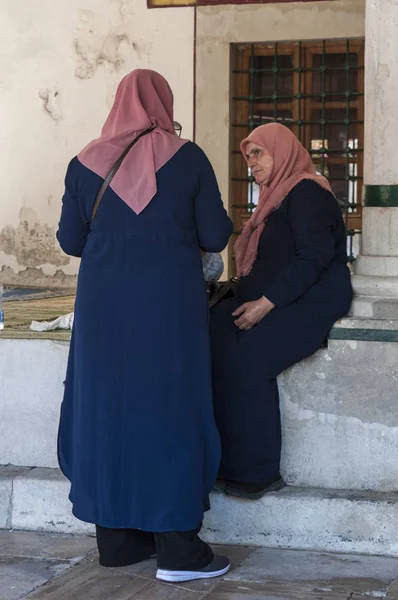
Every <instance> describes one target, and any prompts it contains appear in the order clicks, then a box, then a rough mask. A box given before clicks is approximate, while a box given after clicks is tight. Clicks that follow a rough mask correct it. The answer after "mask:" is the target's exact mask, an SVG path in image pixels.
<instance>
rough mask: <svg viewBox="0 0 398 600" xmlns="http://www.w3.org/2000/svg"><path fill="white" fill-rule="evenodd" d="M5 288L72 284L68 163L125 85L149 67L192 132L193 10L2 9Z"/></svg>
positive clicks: (97, 4) (110, 4)
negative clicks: (59, 229)
mask: <svg viewBox="0 0 398 600" xmlns="http://www.w3.org/2000/svg"><path fill="white" fill-rule="evenodd" d="M0 36H1V40H2V41H1V54H0V141H1V143H0V165H1V168H0V169H1V180H2V187H1V194H0V280H1V281H3V282H8V283H11V282H19V283H22V282H24V283H29V284H32V283H36V284H41V283H49V282H51V283H54V284H57V285H60V284H63V285H67V284H70V283H72V282H73V281H74V277H73V276H74V274H75V273H76V269H77V265H78V261H76V260H70V259H69V258H68V257H66V256H65V255H63V254H62V252H61V251H60V249H59V248H58V245H57V243H56V240H55V232H56V226H57V223H58V219H59V214H60V207H61V196H62V191H63V178H64V174H65V170H66V167H67V164H68V162H69V160H70V159H71V158H72V157H73V156H74V155H75V154H76V153H77V152H78V151H79V150H80V149H81V147H82V146H83V145H84V144H85V143H87V142H88V141H89V140H90V139H91V138H93V137H95V136H96V135H98V133H99V131H100V128H101V126H102V124H103V122H104V120H105V117H106V114H107V111H108V109H109V107H110V106H111V103H112V99H113V96H114V93H115V90H116V86H117V84H118V82H119V80H120V79H121V78H122V77H123V76H124V75H125V74H126V73H127V72H128V71H130V70H132V69H134V68H137V67H149V68H153V69H156V70H158V71H160V72H161V73H162V74H163V75H165V77H166V78H168V80H169V81H170V84H171V86H172V88H173V90H174V94H175V102H176V118H177V120H178V121H180V122H181V123H182V124H183V128H184V131H183V133H184V135H185V136H186V137H191V136H192V127H193V9H191V8H181V9H179V8H173V9H162V10H148V9H147V8H146V0H68V2H57V3H54V2H51V0H36V1H35V2H25V1H24V0H3V1H2V2H1V4H0Z"/></svg>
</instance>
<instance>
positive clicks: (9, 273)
mask: <svg viewBox="0 0 398 600" xmlns="http://www.w3.org/2000/svg"><path fill="white" fill-rule="evenodd" d="M76 282H77V275H65V273H64V272H63V271H61V270H60V269H59V270H57V271H56V272H55V273H54V275H48V274H47V273H43V271H42V270H41V269H33V268H27V269H24V270H23V271H20V272H19V273H16V272H15V271H14V270H13V269H12V268H11V267H6V266H5V265H3V267H2V268H1V269H0V283H4V284H7V285H18V286H22V287H25V286H26V287H29V286H31V285H35V286H40V287H59V288H74V287H76Z"/></svg>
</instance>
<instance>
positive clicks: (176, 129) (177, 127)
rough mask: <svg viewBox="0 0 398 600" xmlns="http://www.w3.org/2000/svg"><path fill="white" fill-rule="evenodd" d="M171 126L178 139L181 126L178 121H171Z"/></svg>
mask: <svg viewBox="0 0 398 600" xmlns="http://www.w3.org/2000/svg"><path fill="white" fill-rule="evenodd" d="M173 125H174V131H175V132H176V134H177V135H178V137H181V133H182V125H181V124H180V123H179V122H178V121H173Z"/></svg>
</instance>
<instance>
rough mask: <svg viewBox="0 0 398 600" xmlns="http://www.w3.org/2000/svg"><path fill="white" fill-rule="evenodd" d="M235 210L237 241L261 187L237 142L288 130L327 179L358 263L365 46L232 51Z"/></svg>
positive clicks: (242, 48) (355, 42) (265, 45)
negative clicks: (267, 128) (264, 129)
mask: <svg viewBox="0 0 398 600" xmlns="http://www.w3.org/2000/svg"><path fill="white" fill-rule="evenodd" d="M232 65H233V68H232V114H231V116H232V119H231V147H232V158H231V174H232V186H231V207H232V214H233V220H234V225H235V234H236V235H238V234H239V232H240V231H241V229H242V226H243V225H244V223H245V222H246V221H247V219H248V218H249V217H250V215H251V213H252V212H253V210H254V209H255V207H256V205H257V199H258V186H257V184H256V183H255V182H254V180H253V178H252V177H251V176H250V173H249V172H248V170H247V166H246V165H245V163H244V161H243V159H242V157H241V154H240V151H239V143H240V141H241V140H242V139H243V138H244V137H246V136H247V135H248V134H249V133H250V131H252V130H253V129H254V128H255V127H257V126H258V125H261V124H264V123H269V122H274V121H277V122H280V123H283V124H284V125H287V126H288V127H289V128H290V129H291V130H292V131H293V132H294V133H295V134H296V135H297V137H298V138H299V139H300V141H301V142H302V143H303V144H304V146H305V147H306V148H307V150H308V151H309V152H310V153H311V155H312V158H313V161H314V163H315V166H316V168H317V170H318V172H319V173H322V174H323V175H325V176H326V177H328V179H329V181H330V183H331V185H332V187H333V191H334V193H335V194H336V197H337V199H338V201H339V203H340V206H341V208H342V211H343V215H344V220H345V223H346V227H347V233H348V248H347V250H348V256H349V259H350V261H353V260H354V259H355V256H356V254H357V252H358V250H359V242H358V240H359V234H360V231H361V215H362V207H361V198H362V186H363V140H364V42H363V40H342V41H333V40H324V41H320V42H296V43H272V44H268V43H263V44H244V45H236V46H234V47H233V55H232Z"/></svg>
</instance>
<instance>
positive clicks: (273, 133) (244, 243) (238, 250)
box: [235, 123, 332, 276]
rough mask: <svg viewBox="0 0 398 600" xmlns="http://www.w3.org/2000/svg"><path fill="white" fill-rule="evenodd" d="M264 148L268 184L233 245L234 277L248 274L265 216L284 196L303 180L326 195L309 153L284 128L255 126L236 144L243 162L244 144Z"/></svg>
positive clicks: (324, 182)
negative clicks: (267, 156) (269, 166)
mask: <svg viewBox="0 0 398 600" xmlns="http://www.w3.org/2000/svg"><path fill="white" fill-rule="evenodd" d="M250 142H252V143H254V144H256V145H258V146H261V147H262V148H264V149H265V150H266V151H267V152H268V153H269V154H270V155H271V156H272V158H273V160H274V165H273V169H272V173H271V176H270V178H269V181H267V183H266V184H265V185H260V196H259V201H258V206H257V208H256V210H255V211H254V213H253V215H252V217H251V218H250V219H249V221H248V222H247V223H246V225H245V227H244V229H243V232H242V234H241V236H240V237H239V238H238V240H237V242H236V244H235V258H236V264H237V268H238V275H239V276H241V275H243V276H245V275H248V274H249V273H250V271H251V269H252V267H253V264H254V261H255V260H256V257H257V252H258V244H259V241H260V237H261V234H262V233H263V231H264V227H265V223H266V221H267V219H268V217H269V215H270V214H271V213H272V212H273V211H274V210H276V209H277V208H279V207H280V205H281V204H282V202H283V200H284V199H285V198H286V196H287V195H288V193H289V192H290V191H291V190H292V189H293V188H294V186H296V185H297V184H298V183H299V182H300V181H302V180H303V179H312V180H313V181H316V183H318V184H319V185H320V186H322V187H323V188H324V189H325V190H328V191H329V192H331V191H332V189H331V187H330V184H329V182H328V180H327V179H326V178H325V177H323V176H322V175H318V174H317V172H316V169H315V166H314V164H313V162H312V159H311V156H310V154H309V152H307V150H306V149H305V148H304V146H303V145H302V144H301V143H300V142H299V140H298V139H297V138H296V136H295V135H294V134H293V133H292V132H291V131H290V129H288V128H287V127H285V126H284V125H280V124H279V123H269V124H268V125H261V126H260V127H257V129H255V130H254V131H252V133H251V134H250V135H249V137H247V138H246V139H245V140H243V142H242V143H241V145H240V149H241V152H242V154H243V156H244V158H245V160H246V148H247V145H248V144H249V143H250Z"/></svg>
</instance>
